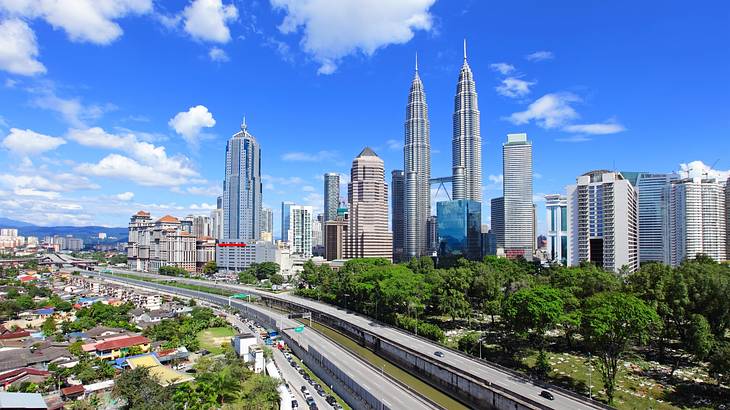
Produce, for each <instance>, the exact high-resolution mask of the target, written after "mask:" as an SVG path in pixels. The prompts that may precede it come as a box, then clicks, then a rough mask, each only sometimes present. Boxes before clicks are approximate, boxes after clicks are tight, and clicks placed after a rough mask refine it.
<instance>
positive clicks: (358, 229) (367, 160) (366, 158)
mask: <svg viewBox="0 0 730 410" xmlns="http://www.w3.org/2000/svg"><path fill="white" fill-rule="evenodd" d="M347 197H348V201H349V203H350V214H349V224H348V227H347V235H346V238H347V240H346V242H345V257H346V258H348V259H351V258H372V257H380V258H387V259H391V260H392V258H393V235H392V234H391V233H390V231H389V230H388V184H387V183H386V182H385V166H384V164H383V160H382V159H380V158H379V157H378V155H377V154H375V152H373V150H372V149H370V148H369V147H366V148H365V149H363V150H362V152H360V154H359V155H358V156H357V158H355V159H354V160H353V161H352V169H351V170H350V183H349V184H348V186H347Z"/></svg>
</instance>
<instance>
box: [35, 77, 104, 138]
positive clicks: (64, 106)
mask: <svg viewBox="0 0 730 410" xmlns="http://www.w3.org/2000/svg"><path fill="white" fill-rule="evenodd" d="M30 91H31V93H33V94H35V95H37V96H36V97H34V98H33V99H32V100H31V104H33V105H34V106H36V107H38V108H43V109H46V110H50V111H54V112H56V113H58V114H60V115H61V116H62V117H63V119H64V121H66V122H67V123H68V124H69V125H71V126H73V127H77V128H84V127H86V123H87V122H88V121H93V120H95V119H97V118H99V117H101V116H102V115H104V113H106V112H109V111H113V110H114V109H116V107H115V106H114V105H113V104H106V105H97V104H89V105H87V104H84V103H82V102H81V100H80V99H79V98H62V97H59V96H58V95H56V92H55V90H54V89H53V87H52V86H43V87H38V88H33V89H31V90H30Z"/></svg>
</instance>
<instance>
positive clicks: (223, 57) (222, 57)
mask: <svg viewBox="0 0 730 410" xmlns="http://www.w3.org/2000/svg"><path fill="white" fill-rule="evenodd" d="M208 57H210V60H211V61H215V62H217V63H225V62H227V61H230V60H231V59H230V58H228V54H226V52H225V50H223V49H222V48H218V47H213V48H211V49H210V51H209V52H208Z"/></svg>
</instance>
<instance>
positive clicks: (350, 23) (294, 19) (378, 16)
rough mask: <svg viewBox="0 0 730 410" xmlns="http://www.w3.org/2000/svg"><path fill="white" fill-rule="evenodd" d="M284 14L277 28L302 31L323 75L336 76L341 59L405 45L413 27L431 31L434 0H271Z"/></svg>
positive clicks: (304, 45) (289, 31)
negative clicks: (431, 12)
mask: <svg viewBox="0 0 730 410" xmlns="http://www.w3.org/2000/svg"><path fill="white" fill-rule="evenodd" d="M270 1H271V4H272V6H273V7H274V8H275V9H277V10H282V11H284V12H285V13H286V16H285V17H284V20H283V21H282V23H281V25H280V26H279V30H280V31H281V32H282V33H284V34H290V33H295V32H297V31H299V30H300V29H301V30H302V31H303V37H302V40H301V46H302V48H303V49H304V51H305V52H306V53H308V54H310V55H311V56H312V57H313V58H314V60H315V61H317V62H318V63H319V64H320V67H319V70H318V73H319V74H332V73H333V72H335V70H336V69H337V65H338V64H339V62H340V60H341V59H342V58H343V57H345V56H347V55H350V54H353V53H357V52H362V53H363V54H365V55H367V56H370V55H372V54H373V53H374V52H375V51H376V50H378V49H379V48H381V47H385V46H388V45H389V44H404V43H407V42H408V41H410V40H411V38H413V36H414V31H416V30H425V31H428V30H430V29H431V27H432V24H433V22H432V20H433V17H432V15H431V14H430V13H429V8H430V7H431V6H432V5H433V4H434V3H435V1H436V0H399V1H392V0H370V1H361V0H270Z"/></svg>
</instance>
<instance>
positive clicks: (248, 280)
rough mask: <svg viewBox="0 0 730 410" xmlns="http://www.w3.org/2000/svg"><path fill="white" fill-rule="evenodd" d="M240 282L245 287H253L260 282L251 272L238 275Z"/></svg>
mask: <svg viewBox="0 0 730 410" xmlns="http://www.w3.org/2000/svg"><path fill="white" fill-rule="evenodd" d="M238 282H239V283H242V284H244V285H253V284H254V283H257V282H258V279H256V276H255V275H254V274H252V273H251V272H249V271H244V272H241V273H239V274H238Z"/></svg>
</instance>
